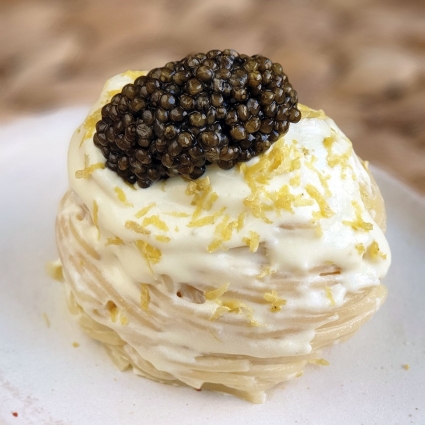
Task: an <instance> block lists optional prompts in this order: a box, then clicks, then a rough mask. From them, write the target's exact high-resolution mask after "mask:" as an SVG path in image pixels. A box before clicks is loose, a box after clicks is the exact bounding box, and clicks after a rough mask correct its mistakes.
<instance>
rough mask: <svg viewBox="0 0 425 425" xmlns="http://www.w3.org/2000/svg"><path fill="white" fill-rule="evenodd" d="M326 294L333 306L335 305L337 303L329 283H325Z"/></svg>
mask: <svg viewBox="0 0 425 425" xmlns="http://www.w3.org/2000/svg"><path fill="white" fill-rule="evenodd" d="M325 295H326V298H327V299H328V300H329V301H330V303H331V306H334V305H335V304H336V303H335V299H334V296H333V294H332V291H331V288H329V286H327V285H325Z"/></svg>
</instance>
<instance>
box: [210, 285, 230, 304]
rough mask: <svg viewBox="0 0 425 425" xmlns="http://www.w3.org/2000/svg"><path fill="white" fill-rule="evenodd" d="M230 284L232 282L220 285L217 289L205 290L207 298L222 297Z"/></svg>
mask: <svg viewBox="0 0 425 425" xmlns="http://www.w3.org/2000/svg"><path fill="white" fill-rule="evenodd" d="M229 285H230V283H229V282H227V283H224V284H223V285H221V286H220V287H218V288H217V289H213V290H211V291H208V292H205V299H207V300H216V299H218V298H220V297H221V296H222V295H223V294H224V293H225V292H227V290H228V288H229Z"/></svg>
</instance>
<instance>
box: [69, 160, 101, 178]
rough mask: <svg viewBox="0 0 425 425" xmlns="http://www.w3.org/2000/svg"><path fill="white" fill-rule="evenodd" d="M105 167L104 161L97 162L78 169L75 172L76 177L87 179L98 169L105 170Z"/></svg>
mask: <svg viewBox="0 0 425 425" xmlns="http://www.w3.org/2000/svg"><path fill="white" fill-rule="evenodd" d="M104 168H105V164H103V163H102V162H98V163H96V164H92V165H89V166H87V167H85V168H83V169H82V170H77V171H76V172H75V178H77V179H87V178H89V177H90V176H91V175H92V174H93V173H94V172H95V171H96V170H103V169H104Z"/></svg>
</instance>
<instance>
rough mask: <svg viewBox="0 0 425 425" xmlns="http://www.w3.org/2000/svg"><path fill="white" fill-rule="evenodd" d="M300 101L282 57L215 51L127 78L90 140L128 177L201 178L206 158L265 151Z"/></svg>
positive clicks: (224, 164)
mask: <svg viewBox="0 0 425 425" xmlns="http://www.w3.org/2000/svg"><path fill="white" fill-rule="evenodd" d="M297 102H298V99H297V93H296V91H295V90H294V89H293V88H292V86H291V84H290V83H289V81H288V77H287V76H286V75H285V74H284V72H283V70H282V66H281V65H280V64H278V63H273V62H272V61H271V60H270V59H268V58H266V57H264V56H261V55H254V56H247V55H240V54H238V53H237V52H236V51H235V50H230V49H226V50H223V51H220V50H211V51H209V52H208V53H206V54H204V53H198V54H195V55H190V56H187V57H186V58H184V59H182V60H181V61H178V62H169V63H167V64H166V65H165V66H164V67H163V68H155V69H153V70H151V71H150V72H149V73H148V74H147V75H146V76H142V77H139V78H137V79H136V80H135V81H134V84H127V85H126V86H125V87H124V88H123V89H122V91H121V93H119V94H116V95H115V96H113V98H112V99H111V102H110V103H108V104H106V105H105V106H104V107H103V108H102V119H101V120H100V121H98V122H97V124H96V133H95V135H94V138H93V141H94V144H95V145H96V146H97V147H99V148H100V149H101V150H102V153H103V155H104V157H105V158H106V166H107V167H108V168H109V169H111V170H113V171H115V172H117V173H118V174H119V175H120V176H121V177H122V178H123V179H125V180H126V181H128V182H129V183H131V184H133V183H136V182H137V183H138V185H139V186H140V187H142V188H146V187H149V186H150V185H151V184H152V183H153V182H155V181H157V180H160V179H164V178H168V177H172V176H175V175H179V174H180V175H183V176H186V177H189V178H191V179H197V178H198V177H200V176H202V174H203V173H204V172H205V167H206V166H207V165H209V164H217V165H218V166H219V167H220V168H223V169H226V170H227V169H230V168H232V167H233V166H234V165H235V164H237V163H238V162H243V161H248V160H249V159H251V158H252V157H254V156H256V155H258V154H260V153H262V152H264V151H266V150H267V149H268V148H269V147H270V146H271V145H272V144H273V143H274V142H275V141H276V140H277V139H278V138H279V136H280V135H282V134H284V133H286V131H287V130H288V127H289V123H290V122H298V121H299V120H300V118H301V113H300V111H299V110H298V109H297Z"/></svg>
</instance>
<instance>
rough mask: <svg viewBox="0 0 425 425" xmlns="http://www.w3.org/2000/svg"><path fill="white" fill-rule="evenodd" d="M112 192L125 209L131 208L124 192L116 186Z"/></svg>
mask: <svg viewBox="0 0 425 425" xmlns="http://www.w3.org/2000/svg"><path fill="white" fill-rule="evenodd" d="M114 192H115V193H116V195H117V197H118V200H119V201H120V202H122V203H123V204H124V205H126V206H127V207H133V206H134V205H133V204H132V203H131V202H128V201H127V196H126V195H125V193H124V191H123V190H122V189H121V188H119V187H118V186H115V189H114Z"/></svg>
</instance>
